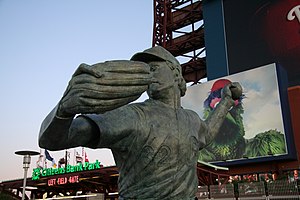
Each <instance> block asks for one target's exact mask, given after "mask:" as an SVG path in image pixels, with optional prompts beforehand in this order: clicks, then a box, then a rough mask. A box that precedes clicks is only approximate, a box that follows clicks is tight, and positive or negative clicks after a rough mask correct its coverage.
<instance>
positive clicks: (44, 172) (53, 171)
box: [32, 160, 100, 180]
mask: <svg viewBox="0 0 300 200" xmlns="http://www.w3.org/2000/svg"><path fill="white" fill-rule="evenodd" d="M94 169H100V162H99V161H98V160H96V162H94V163H89V162H85V163H84V164H82V163H78V164H77V165H75V166H72V165H67V166H66V167H63V168H46V169H42V168H35V169H33V171H32V180H38V179H40V178H42V177H46V176H53V175H59V174H67V173H72V172H82V171H89V170H94Z"/></svg>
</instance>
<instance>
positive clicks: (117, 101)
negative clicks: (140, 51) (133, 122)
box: [57, 60, 152, 117]
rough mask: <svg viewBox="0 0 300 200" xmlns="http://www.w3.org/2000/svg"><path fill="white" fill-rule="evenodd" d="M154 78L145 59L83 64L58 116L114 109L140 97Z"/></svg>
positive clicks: (62, 101) (65, 95) (70, 86)
mask: <svg viewBox="0 0 300 200" xmlns="http://www.w3.org/2000/svg"><path fill="white" fill-rule="evenodd" d="M151 81H152V77H151V74H150V68H149V66H148V64H146V63H143V62H138V61H125V60H120V61H107V62H104V63H98V64H95V65H91V66H90V65H86V64H81V65H80V66H79V67H78V69H77V70H76V71H75V73H74V74H73V76H72V79H71V80H70V82H69V85H68V88H67V90H66V92H65V93H64V95H63V98H62V99H61V101H60V103H59V107H58V111H57V115H58V116H59V117H73V116H74V115H75V114H80V113H81V114H87V113H103V112H106V111H109V110H113V109H115V108H118V107H120V106H123V105H125V104H128V103H130V102H132V101H134V100H136V99H137V98H139V97H140V95H141V94H142V93H143V92H144V91H146V90H147V88H148V85H149V84H150V83H151Z"/></svg>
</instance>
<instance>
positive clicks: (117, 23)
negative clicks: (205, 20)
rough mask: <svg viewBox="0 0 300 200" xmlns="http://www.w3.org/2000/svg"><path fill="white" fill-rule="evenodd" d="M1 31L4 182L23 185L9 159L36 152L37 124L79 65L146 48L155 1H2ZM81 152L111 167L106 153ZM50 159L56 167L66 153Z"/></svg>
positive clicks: (18, 163) (18, 165)
mask: <svg viewBox="0 0 300 200" xmlns="http://www.w3.org/2000/svg"><path fill="white" fill-rule="evenodd" d="M0 28H1V37H0V44H1V45H0V76H1V79H0V89H1V101H0V102H1V104H0V109H1V111H2V112H1V116H0V133H1V139H0V147H1V153H0V160H1V161H0V163H1V165H0V182H1V181H4V180H11V179H18V178H23V168H22V157H21V156H17V155H15V154H14V152H15V151H18V150H34V151H40V148H39V147H38V143H37V139H38V133H39V128H40V124H41V122H42V121H43V119H44V117H45V116H46V115H47V114H48V113H49V112H50V111H51V109H52V108H53V107H54V106H55V105H56V103H57V102H58V101H59V100H60V98H61V96H62V94H63V92H64V90H65V88H66V86H67V83H68V81H69V79H70V77H71V75H72V74H73V72H74V71H75V70H76V68H77V66H78V65H79V64H80V63H87V64H94V63H97V62H103V61H106V60H114V59H130V57H131V56H132V55H133V54H134V53H136V52H139V51H143V50H144V49H146V48H149V47H151V45H152V28H153V1H150V0H146V1H141V0H130V1H123V0H118V1H99V0H88V1H83V0H81V1H79V0H64V1H59V0H52V1H39V0H26V1H21V0H0ZM77 150H78V151H81V148H77ZM70 151H71V156H72V155H73V152H74V149H72V150H70ZM86 152H87V155H88V158H89V159H90V161H92V162H93V161H95V160H96V159H98V160H99V161H100V162H102V164H104V165H113V164H114V161H113V159H112V156H111V153H110V151H108V150H91V149H86ZM50 154H51V156H53V157H54V158H55V160H58V159H59V158H60V157H62V156H63V155H64V151H59V152H52V151H50ZM37 158H38V157H37V156H35V157H33V158H32V161H31V168H30V170H29V172H28V177H31V172H32V168H33V167H35V166H36V161H37ZM71 164H72V163H71Z"/></svg>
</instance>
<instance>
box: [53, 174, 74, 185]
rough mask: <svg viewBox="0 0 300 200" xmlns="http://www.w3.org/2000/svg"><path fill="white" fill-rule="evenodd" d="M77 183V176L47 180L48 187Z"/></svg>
mask: <svg viewBox="0 0 300 200" xmlns="http://www.w3.org/2000/svg"><path fill="white" fill-rule="evenodd" d="M78 182H79V176H66V177H60V178H50V179H48V183H47V184H48V186H54V185H64V184H67V183H78Z"/></svg>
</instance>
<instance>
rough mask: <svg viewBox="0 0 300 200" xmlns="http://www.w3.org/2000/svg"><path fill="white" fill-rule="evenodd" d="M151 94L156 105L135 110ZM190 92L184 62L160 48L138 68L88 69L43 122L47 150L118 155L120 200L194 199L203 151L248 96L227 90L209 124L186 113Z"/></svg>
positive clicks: (117, 64)
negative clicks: (183, 102) (183, 98)
mask: <svg viewBox="0 0 300 200" xmlns="http://www.w3.org/2000/svg"><path fill="white" fill-rule="evenodd" d="M230 88H234V91H235V92H234V94H233V92H231V89H230ZM144 91H147V93H148V96H149V99H148V100H146V101H145V102H142V103H131V104H129V103H130V102H132V101H133V100H135V99H137V98H138V97H139V96H140V94H141V93H143V92H144ZM185 91H186V83H185V81H184V79H183V77H182V75H181V67H180V64H179V62H178V61H177V60H176V58H175V57H174V56H172V55H171V54H170V53H169V52H168V51H166V50H165V49H164V48H162V47H159V46H156V47H153V48H150V49H147V50H145V51H144V52H141V53H137V54H135V55H134V56H133V57H132V58H131V60H130V61H125V60H124V61H108V62H104V63H99V64H95V65H92V66H89V65H85V64H82V65H80V66H79V68H78V69H77V71H76V72H75V73H74V75H73V77H72V79H71V80H70V82H69V85H68V87H67V90H66V92H65V94H64V95H63V97H62V99H61V100H60V101H59V103H58V105H57V106H56V107H55V108H54V109H53V110H52V112H50V113H49V115H48V116H47V117H46V119H45V120H44V121H43V123H42V125H41V130H40V135H39V145H40V147H42V148H46V149H49V150H62V149H66V148H71V147H77V146H84V147H89V148H110V149H111V150H112V153H113V155H114V159H115V162H116V165H117V167H118V169H119V174H120V177H119V195H120V199H159V200H162V199H180V200H184V199H194V198H195V193H196V190H197V186H198V179H197V174H196V165H197V159H198V152H199V149H202V148H203V147H204V146H206V145H207V144H208V143H209V142H210V141H212V139H213V138H214V136H215V135H216V133H217V132H218V130H219V128H220V126H221V124H222V122H223V120H224V118H225V116H226V114H227V112H228V110H229V109H230V107H231V106H232V105H233V102H234V101H233V100H232V96H235V95H236V93H237V94H241V92H242V88H241V86H240V85H239V84H238V83H231V84H229V85H227V86H225V87H224V89H223V93H222V95H223V96H222V100H221V102H220V103H219V104H218V106H217V107H216V109H215V111H214V112H212V113H211V115H210V116H209V117H208V118H207V119H206V120H205V121H202V120H201V119H200V118H199V117H198V115H197V114H196V113H195V112H194V111H191V110H186V109H184V108H182V107H181V105H180V98H181V96H183V95H184V93H185ZM76 114H80V115H79V116H78V117H76V118H74V116H75V115H76Z"/></svg>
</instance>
